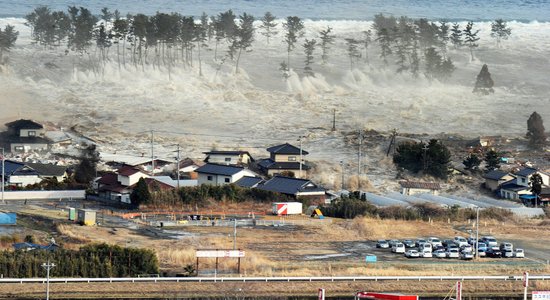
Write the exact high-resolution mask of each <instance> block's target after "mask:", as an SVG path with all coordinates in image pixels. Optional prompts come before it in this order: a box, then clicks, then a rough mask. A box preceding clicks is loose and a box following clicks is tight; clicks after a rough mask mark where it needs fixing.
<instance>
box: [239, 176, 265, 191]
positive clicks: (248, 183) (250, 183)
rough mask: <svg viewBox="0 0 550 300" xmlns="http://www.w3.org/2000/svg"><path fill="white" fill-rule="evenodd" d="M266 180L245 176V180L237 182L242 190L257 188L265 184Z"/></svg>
mask: <svg viewBox="0 0 550 300" xmlns="http://www.w3.org/2000/svg"><path fill="white" fill-rule="evenodd" d="M263 182H264V180H263V179H262V178H260V177H250V176H244V177H243V178H241V179H239V180H237V181H236V182H235V184H236V185H238V186H240V187H242V188H249V189H251V188H255V187H257V186H258V185H259V184H261V183H263Z"/></svg>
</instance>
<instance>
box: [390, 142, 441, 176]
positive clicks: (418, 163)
mask: <svg viewBox="0 0 550 300" xmlns="http://www.w3.org/2000/svg"><path fill="white" fill-rule="evenodd" d="M450 161H451V153H450V151H449V149H447V147H445V145H443V144H442V143H441V142H440V141H438V140H435V139H432V140H430V141H429V142H428V143H427V144H426V143H424V142H420V143H403V144H400V145H399V146H398V147H397V149H396V153H395V154H394V156H393V162H394V163H395V164H397V166H399V167H401V168H404V169H406V170H409V171H411V172H414V173H420V172H423V173H424V174H428V175H432V176H434V177H437V178H441V179H447V177H448V175H449V173H450V172H449V168H450Z"/></svg>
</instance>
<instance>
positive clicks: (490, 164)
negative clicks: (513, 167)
mask: <svg viewBox="0 0 550 300" xmlns="http://www.w3.org/2000/svg"><path fill="white" fill-rule="evenodd" d="M498 168H500V155H499V154H498V152H496V151H495V150H493V149H491V150H489V151H487V153H485V169H486V170H487V171H493V170H496V169H498Z"/></svg>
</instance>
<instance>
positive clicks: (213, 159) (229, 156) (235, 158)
mask: <svg viewBox="0 0 550 300" xmlns="http://www.w3.org/2000/svg"><path fill="white" fill-rule="evenodd" d="M203 153H204V154H206V158H205V159H204V162H205V163H214V164H222V165H235V166H248V165H249V164H250V163H251V162H253V161H254V159H253V158H252V156H251V155H250V153H248V151H217V150H213V151H208V152H203Z"/></svg>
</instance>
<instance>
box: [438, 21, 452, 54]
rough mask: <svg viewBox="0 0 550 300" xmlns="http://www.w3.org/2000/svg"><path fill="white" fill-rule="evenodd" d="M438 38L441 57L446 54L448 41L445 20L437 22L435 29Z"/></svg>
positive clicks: (447, 26) (447, 29)
mask: <svg viewBox="0 0 550 300" xmlns="http://www.w3.org/2000/svg"><path fill="white" fill-rule="evenodd" d="M437 36H438V39H439V48H440V50H441V53H442V54H443V57H446V56H447V43H448V42H449V25H448V24H447V22H445V21H441V22H440V24H439V30H438V31H437Z"/></svg>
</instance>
